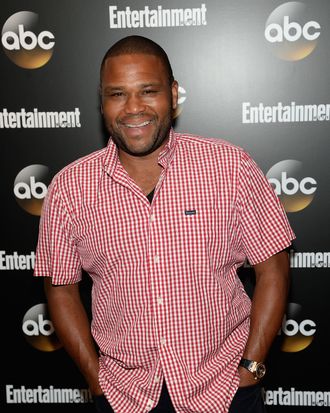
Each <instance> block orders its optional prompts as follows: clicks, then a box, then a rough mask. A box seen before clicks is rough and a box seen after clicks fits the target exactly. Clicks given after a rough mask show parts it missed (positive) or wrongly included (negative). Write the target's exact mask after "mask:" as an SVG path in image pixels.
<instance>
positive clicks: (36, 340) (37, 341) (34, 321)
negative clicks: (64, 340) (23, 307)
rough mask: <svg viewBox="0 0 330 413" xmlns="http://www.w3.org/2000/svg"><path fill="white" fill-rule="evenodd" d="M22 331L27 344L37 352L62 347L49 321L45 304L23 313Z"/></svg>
mask: <svg viewBox="0 0 330 413" xmlns="http://www.w3.org/2000/svg"><path fill="white" fill-rule="evenodd" d="M22 330H23V333H24V335H25V338H26V340H27V342H28V343H29V344H30V345H31V346H32V347H34V348H36V349H37V350H40V351H55V350H58V349H59V348H61V347H62V344H61V343H60V342H59V340H58V338H57V336H56V334H55V330H54V326H53V323H52V322H51V321H50V319H49V316H48V309H47V305H46V304H37V305H35V306H33V307H31V308H30V309H29V310H28V311H27V312H26V313H25V315H24V317H23V321H22Z"/></svg>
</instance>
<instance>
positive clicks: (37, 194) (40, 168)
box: [14, 164, 50, 215]
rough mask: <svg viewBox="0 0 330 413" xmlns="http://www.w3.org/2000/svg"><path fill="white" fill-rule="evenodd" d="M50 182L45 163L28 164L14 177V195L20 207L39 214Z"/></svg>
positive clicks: (33, 213)
mask: <svg viewBox="0 0 330 413" xmlns="http://www.w3.org/2000/svg"><path fill="white" fill-rule="evenodd" d="M49 182H50V177H49V169H48V167H47V166H45V165H38V164H37V165H29V166H27V167H26V168H24V169H22V170H21V171H20V172H19V173H18V175H17V176H16V178H15V182H14V195H15V197H16V201H17V203H18V204H19V206H20V207H22V208H23V209H24V210H25V211H26V212H28V213H29V214H32V215H40V214H41V208H42V204H43V202H44V198H45V196H46V194H47V188H48V184H49Z"/></svg>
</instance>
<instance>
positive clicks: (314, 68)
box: [0, 0, 330, 413]
mask: <svg viewBox="0 0 330 413" xmlns="http://www.w3.org/2000/svg"><path fill="white" fill-rule="evenodd" d="M0 10H1V14H0V16H1V21H0V27H1V50H0V64H1V80H0V97H1V103H0V133H1V151H0V156H1V168H2V173H1V175H0V179H1V192H2V202H1V204H2V225H1V229H2V231H1V239H0V271H1V273H0V276H1V306H2V311H1V313H2V320H3V323H2V325H3V328H2V331H3V334H2V337H3V338H2V340H1V344H2V350H1V356H2V357H1V358H2V367H1V372H2V381H1V392H0V395H1V396H0V397H1V399H0V409H1V411H2V412H26V411H27V412H35V413H38V412H43V411H45V410H46V411H48V412H59V411H60V412H77V411H79V412H93V405H92V403H91V396H90V393H89V391H88V389H87V387H86V384H85V382H84V380H83V378H82V376H81V375H80V373H79V372H78V371H77V368H76V366H75V365H74V364H73V362H72V361H71V359H70V358H69V356H68V355H67V354H66V352H65V350H64V349H63V348H62V346H61V344H60V343H59V341H58V339H57V337H56V334H55V332H54V328H53V325H52V321H51V319H50V318H49V315H48V311H47V303H46V299H45V295H44V291H43V283H42V280H39V279H38V280H37V279H34V278H33V267H34V260H35V248H36V243H37V236H38V225H39V218H40V211H41V207H42V203H43V199H44V197H45V195H46V193H47V186H48V184H49V183H50V180H51V179H52V177H53V176H54V174H55V173H56V172H58V171H59V170H60V169H61V168H62V167H64V166H65V165H66V164H68V163H69V162H71V161H73V160H75V159H76V158H78V157H80V156H83V155H86V154H88V153H90V152H92V151H94V150H97V149H100V148H101V147H103V146H104V145H105V144H106V142H107V140H108V136H107V134H106V132H105V129H104V126H103V123H102V118H101V116H100V108H99V106H100V102H99V97H98V82H99V66H100V63H101V60H102V57H103V55H104V53H105V51H106V50H107V49H108V48H109V47H110V46H111V45H112V44H113V43H114V42H116V41H117V40H119V39H120V38H122V37H124V36H127V35H130V34H138V35H142V36H146V37H149V38H151V39H153V40H155V41H156V42H158V43H159V44H160V45H161V46H162V47H163V48H164V49H165V50H166V51H167V52H168V55H169V58H170V60H171V62H172V65H173V70H174V74H175V77H176V79H177V80H178V82H179V84H180V89H179V91H180V95H179V109H178V111H177V112H176V119H175V128H176V129H177V130H178V131H186V132H191V133H196V134H201V135H204V136H209V137H215V138H223V139H226V140H229V141H231V142H233V143H235V144H237V145H240V146H242V147H244V148H245V149H246V150H247V151H248V152H249V153H250V154H251V155H252V156H253V157H254V159H255V160H256V161H257V162H258V164H259V165H260V167H261V169H262V170H263V171H264V173H265V174H266V176H267V178H268V179H269V181H270V182H271V184H272V185H273V186H274V189H275V191H276V193H277V194H278V196H279V197H280V199H281V200H282V202H283V205H284V207H285V209H286V211H287V213H288V217H289V220H290V223H291V225H292V227H293V229H294V231H295V233H296V236H297V239H296V241H295V243H294V245H293V247H292V248H291V249H290V263H291V276H292V281H291V291H290V296H289V302H288V307H287V311H286V315H285V317H284V319H283V323H282V327H281V329H280V331H279V332H278V336H277V337H276V340H275V342H274V345H273V347H272V349H271V353H270V355H269V358H268V363H267V364H268V375H267V377H266V379H265V381H264V388H265V400H266V404H267V410H268V411H269V412H284V413H285V412H286V411H288V412H289V411H290V412H298V411H299V412H301V411H304V412H305V411H306V412H307V413H309V412H310V413H312V412H316V413H317V412H320V413H321V412H322V411H326V410H327V409H329V406H330V385H329V379H328V378H327V375H326V373H327V372H328V371H329V368H330V363H329V328H330V327H329V314H330V299H329V294H330V270H329V266H330V246H329V241H330V237H329V232H330V228H329V224H328V215H327V214H328V212H329V210H330V193H329V187H330V170H329V161H328V158H329V154H330V133H329V132H330V71H329V64H330V48H329V44H330V2H329V0H309V1H289V2H283V1H277V0H276V1H271V0H251V1H248V2H243V1H238V0H217V1H215V0H199V1H197V0H175V1H172V0H159V1H156V0H154V1H147V0H135V1H133V0H131V1H129V0H125V1H114V0H107V1H105V0H98V1H95V2H92V1H87V0H68V1H66V2H59V1H55V0H35V1H23V0H20V1H18V0H10V1H9V0H5V1H4V0H2V1H1V4H0ZM252 275H253V271H252V269H251V268H249V266H248V264H247V265H246V266H245V268H243V269H242V271H241V273H240V276H241V277H242V281H243V282H244V285H245V286H246V288H247V290H248V291H249V292H251V293H252V292H253V276H252ZM89 291H90V281H89V278H88V276H87V275H85V277H84V281H83V283H82V295H83V297H84V301H85V305H86V308H87V309H89V303H90V298H89Z"/></svg>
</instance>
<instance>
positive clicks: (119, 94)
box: [110, 92, 124, 98]
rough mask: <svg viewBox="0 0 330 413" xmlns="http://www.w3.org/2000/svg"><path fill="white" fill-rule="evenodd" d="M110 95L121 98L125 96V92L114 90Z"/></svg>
mask: <svg viewBox="0 0 330 413" xmlns="http://www.w3.org/2000/svg"><path fill="white" fill-rule="evenodd" d="M110 96H111V97H114V98H119V97H121V96H124V93H123V92H113V93H110Z"/></svg>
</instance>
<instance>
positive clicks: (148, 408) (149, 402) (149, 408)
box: [147, 399, 154, 410]
mask: <svg viewBox="0 0 330 413" xmlns="http://www.w3.org/2000/svg"><path fill="white" fill-rule="evenodd" d="M153 404H154V402H153V400H151V399H149V400H148V403H147V410H151V409H152V405H153Z"/></svg>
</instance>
